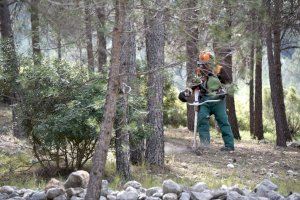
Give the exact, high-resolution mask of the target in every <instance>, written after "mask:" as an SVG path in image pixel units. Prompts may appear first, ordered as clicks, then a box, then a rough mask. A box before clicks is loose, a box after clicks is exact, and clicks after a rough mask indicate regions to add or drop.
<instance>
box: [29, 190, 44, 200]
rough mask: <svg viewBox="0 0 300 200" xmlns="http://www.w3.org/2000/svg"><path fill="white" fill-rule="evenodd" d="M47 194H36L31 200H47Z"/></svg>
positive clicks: (41, 192)
mask: <svg viewBox="0 0 300 200" xmlns="http://www.w3.org/2000/svg"><path fill="white" fill-rule="evenodd" d="M46 198H47V197H46V193H45V191H40V192H34V193H33V194H32V195H31V197H30V200H46Z"/></svg>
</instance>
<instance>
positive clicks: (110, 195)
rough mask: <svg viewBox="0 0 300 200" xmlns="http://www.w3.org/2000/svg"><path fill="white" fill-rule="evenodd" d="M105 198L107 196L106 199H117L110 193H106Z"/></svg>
mask: <svg viewBox="0 0 300 200" xmlns="http://www.w3.org/2000/svg"><path fill="white" fill-rule="evenodd" d="M106 198H107V199H108V200H116V199H117V197H116V196H115V195H112V194H109V195H107V197H106Z"/></svg>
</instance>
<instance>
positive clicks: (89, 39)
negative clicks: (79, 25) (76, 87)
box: [84, 0, 94, 71]
mask: <svg viewBox="0 0 300 200" xmlns="http://www.w3.org/2000/svg"><path fill="white" fill-rule="evenodd" d="M90 7H91V4H90V0H84V13H85V36H86V51H87V59H88V68H89V70H90V71H94V54H93V36H92V21H91V20H92V19H91V8H90Z"/></svg>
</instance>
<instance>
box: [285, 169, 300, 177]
mask: <svg viewBox="0 0 300 200" xmlns="http://www.w3.org/2000/svg"><path fill="white" fill-rule="evenodd" d="M286 174H287V175H288V176H297V175H298V173H297V172H294V171H293V170H288V171H287V172H286Z"/></svg>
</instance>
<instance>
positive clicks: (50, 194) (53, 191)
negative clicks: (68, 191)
mask: <svg viewBox="0 0 300 200" xmlns="http://www.w3.org/2000/svg"><path fill="white" fill-rule="evenodd" d="M64 193H65V191H64V190H63V189H62V188H50V189H49V190H48V191H47V192H46V197H47V198H48V199H54V198H55V197H58V196H60V195H62V194H64Z"/></svg>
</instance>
